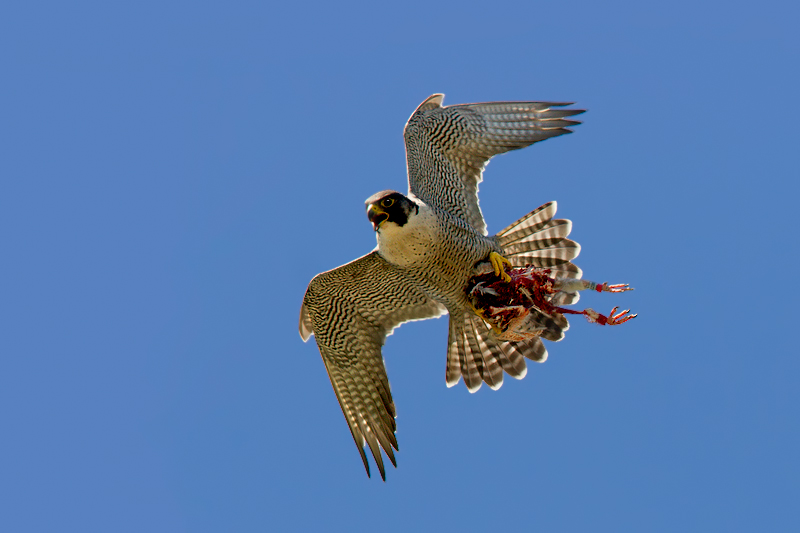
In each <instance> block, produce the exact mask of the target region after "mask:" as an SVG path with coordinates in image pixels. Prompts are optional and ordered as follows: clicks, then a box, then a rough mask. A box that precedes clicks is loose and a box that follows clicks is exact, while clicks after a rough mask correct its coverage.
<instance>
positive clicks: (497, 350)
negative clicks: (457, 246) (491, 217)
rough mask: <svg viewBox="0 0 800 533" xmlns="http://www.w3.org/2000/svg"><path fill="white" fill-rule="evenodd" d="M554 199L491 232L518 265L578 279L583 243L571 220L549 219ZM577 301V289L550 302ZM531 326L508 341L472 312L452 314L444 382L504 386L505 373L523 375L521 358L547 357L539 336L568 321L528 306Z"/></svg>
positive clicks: (554, 334)
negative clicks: (530, 333)
mask: <svg viewBox="0 0 800 533" xmlns="http://www.w3.org/2000/svg"><path fill="white" fill-rule="evenodd" d="M556 207H557V205H556V202H549V203H546V204H544V205H543V206H541V207H539V208H537V209H535V210H533V211H531V212H530V213H528V214H527V215H525V216H524V217H522V218H520V219H519V220H517V221H516V222H514V223H513V224H511V225H510V226H508V227H507V228H505V229H504V230H503V231H501V232H500V233H498V234H497V235H495V239H496V241H497V243H498V244H499V245H500V246H502V247H503V253H504V254H505V256H506V257H507V258H508V259H509V260H510V261H511V262H512V264H514V265H516V266H523V265H527V264H530V265H533V266H536V267H539V268H549V269H550V270H551V273H550V275H551V276H552V277H554V278H556V277H558V278H573V279H580V278H581V275H582V274H583V273H582V272H581V269H580V268H578V267H577V266H575V265H574V264H572V263H571V260H572V259H575V258H576V257H578V254H579V253H580V250H581V247H580V245H579V244H578V243H576V242H575V241H572V240H570V239H568V238H567V237H568V236H569V234H570V231H572V222H570V221H569V220H564V219H555V220H554V219H553V217H554V216H555V214H556ZM576 301H578V294H577V293H564V292H561V293H558V294H557V295H555V296H554V297H553V300H552V303H553V304H555V305H558V306H563V305H569V304H571V303H574V302H576ZM529 316H531V320H530V322H531V327H532V328H533V330H535V331H536V333H537V334H538V335H540V336H541V338H540V337H534V338H532V339H528V340H524V341H519V342H509V341H499V340H497V338H496V337H495V336H494V334H493V333H492V330H491V328H490V327H489V326H488V325H487V324H486V323H485V322H484V321H483V320H482V319H481V318H480V317H478V316H476V315H475V314H473V313H471V312H466V313H455V314H453V313H451V314H450V332H449V333H450V334H449V339H448V348H447V369H446V372H445V380H446V382H447V386H448V387H452V386H454V385H455V384H456V383H458V382H459V381H460V380H461V378H464V384H465V385H466V386H467V389H469V391H470V392H475V391H477V390H478V389H479V388H480V387H481V384H482V383H486V384H487V385H489V387H491V388H492V389H495V390H496V389H499V388H500V387H501V386H502V385H503V373H506V374H508V375H509V376H511V377H513V378H516V379H522V378H524V377H525V375H526V374H527V372H528V368H527V365H526V362H525V359H530V360H531V361H535V362H543V361H545V360H547V349H546V348H545V346H544V343H542V339H547V340H550V341H558V340H561V339H562V338H563V337H564V332H565V331H566V330H567V329H568V328H569V323H568V322H567V320H566V319H565V318H564V317H563V316H562V315H559V314H555V315H552V316H551V315H547V314H545V313H542V312H540V311H538V310H536V309H532V310H531V315H529Z"/></svg>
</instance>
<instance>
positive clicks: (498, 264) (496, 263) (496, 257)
mask: <svg viewBox="0 0 800 533" xmlns="http://www.w3.org/2000/svg"><path fill="white" fill-rule="evenodd" d="M489 261H491V263H492V268H494V275H495V276H498V277H501V278H503V281H505V282H506V283H508V282H510V281H511V276H509V275H508V273H506V269H505V265H508V267H509V268H513V267H512V266H511V261H509V260H508V259H506V258H505V257H503V256H502V255H500V254H498V253H497V252H491V253H490V254H489Z"/></svg>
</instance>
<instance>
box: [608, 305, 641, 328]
mask: <svg viewBox="0 0 800 533" xmlns="http://www.w3.org/2000/svg"><path fill="white" fill-rule="evenodd" d="M617 309H619V307H614V309H612V310H611V312H610V313H609V314H608V321H607V322H606V324H608V325H609V326H618V325H619V324H624V323H625V322H627V321H628V320H630V319H632V318H636V316H637V315H636V314H633V315H628V316H625V315H627V314H628V313H630V312H631V310H630V309H626V310H624V311H621V312H619V313H617V314H616V315H615V314H614V313H616V312H617Z"/></svg>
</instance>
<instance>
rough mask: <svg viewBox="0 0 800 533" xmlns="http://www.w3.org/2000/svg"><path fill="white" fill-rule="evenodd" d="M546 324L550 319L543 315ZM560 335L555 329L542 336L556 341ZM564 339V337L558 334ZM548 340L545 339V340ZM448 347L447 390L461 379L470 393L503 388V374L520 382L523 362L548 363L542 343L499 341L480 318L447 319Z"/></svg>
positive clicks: (522, 376)
mask: <svg viewBox="0 0 800 533" xmlns="http://www.w3.org/2000/svg"><path fill="white" fill-rule="evenodd" d="M543 316H545V317H546V318H545V319H544V321H545V322H546V321H547V320H550V321H553V319H552V318H550V317H547V316H546V315H543ZM556 331H558V332H559V333H560V332H561V331H560V330H559V329H557V326H554V329H553V330H552V331H550V332H549V333H548V332H547V331H546V332H544V333H543V336H544V335H545V334H547V336H550V337H555V334H554V333H555V332H556ZM561 335H562V336H563V333H561ZM545 338H547V337H545ZM450 339H451V342H450V345H449V349H448V353H447V370H446V380H447V386H448V387H452V386H453V385H455V384H456V383H458V382H459V381H460V379H461V378H462V377H463V378H464V384H465V385H466V386H467V389H469V391H470V392H475V391H477V390H478V389H479V388H480V387H481V385H482V383H486V384H487V385H489V387H491V388H492V389H494V390H497V389H499V388H500V387H501V386H502V385H503V373H504V372H505V373H506V374H508V375H509V376H511V377H513V378H515V379H522V378H524V377H525V375H526V374H527V372H528V368H527V365H526V363H525V359H530V360H531V361H536V362H543V361H545V360H546V359H547V349H546V348H545V347H544V344H543V343H542V341H541V339H539V338H534V339H529V340H525V341H520V342H505V341H498V340H497V339H496V338H495V337H494V335H493V334H492V330H491V329H490V328H489V326H487V325H486V323H485V322H484V321H483V320H481V319H480V318H479V317H477V316H475V315H473V314H471V313H465V314H464V315H463V317H462V318H461V319H460V320H458V321H456V320H453V317H452V315H451V318H450Z"/></svg>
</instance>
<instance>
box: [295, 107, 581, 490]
mask: <svg viewBox="0 0 800 533" xmlns="http://www.w3.org/2000/svg"><path fill="white" fill-rule="evenodd" d="M443 99H444V95H442V94H434V95H432V96H430V97H429V98H427V99H426V100H425V101H424V102H422V104H420V106H419V107H418V108H417V109H416V111H414V113H413V114H412V115H411V118H410V119H409V120H408V123H407V124H406V126H405V130H404V137H405V144H406V159H407V164H408V194H402V193H399V192H397V191H389V190H387V191H381V192H378V193H376V194H374V195H372V196H370V197H369V198H368V199H367V201H366V211H367V216H368V218H369V220H370V222H372V225H373V228H374V229H375V233H376V235H377V241H378V245H377V247H376V248H375V250H373V251H372V252H370V253H368V254H367V255H365V256H363V257H361V258H359V259H356V260H355V261H352V262H350V263H347V264H346V265H342V266H340V267H338V268H335V269H333V270H330V271H328V272H323V273H322V274H319V275H317V276H315V277H314V279H312V280H311V283H310V284H309V285H308V289H307V290H306V293H305V297H304V298H303V304H302V306H301V308H300V336H301V337H302V338H303V340H304V341H307V340H308V339H309V338H310V337H311V335H314V336H315V337H316V340H317V346H318V347H319V351H320V353H321V354H322V360H323V362H324V363H325V368H326V369H327V371H328V376H329V377H330V380H331V384H332V385H333V390H334V392H335V393H336V397H337V399H338V400H339V405H340V406H341V408H342V412H343V413H344V417H345V419H346V420H347V425H348V426H349V427H350V432H351V433H352V435H353V439H354V440H355V443H356V447H357V448H358V451H359V453H360V454H361V459H362V461H363V462H364V467H365V468H366V470H367V475H369V463H368V462H367V455H366V452H365V446H368V447H369V449H370V451H371V452H372V456H373V457H374V460H375V463H376V464H377V466H378V470H379V471H380V474H381V477H382V478H383V479H384V480H385V479H386V473H385V469H384V464H383V458H382V455H381V449H383V451H384V453H385V454H386V456H387V457H388V458H389V460H390V461H391V462H392V464H393V465H394V466H395V467H396V466H397V463H396V461H395V457H394V452H393V451H392V450H397V449H398V447H397V439H396V436H395V430H396V425H395V407H394V402H393V401H392V393H391V389H390V388H389V380H388V377H387V375H386V367H385V366H384V363H383V356H382V355H381V346H383V343H384V341H385V340H386V336H387V335H389V334H391V332H392V330H393V329H394V328H395V327H397V326H399V325H400V324H402V323H403V322H407V321H409V320H423V319H426V318H433V317H438V316H441V315H442V314H444V313H448V314H449V315H450V324H449V333H448V340H447V368H446V372H445V379H446V383H447V386H448V387H452V386H453V385H455V384H456V383H458V381H459V380H460V379H461V378H463V379H464V383H465V384H466V386H467V388H468V389H469V391H470V392H474V391H476V390H478V388H480V386H481V383H482V382H485V383H486V384H487V385H488V386H489V387H491V388H493V389H497V388H499V387H500V386H501V385H502V384H503V372H504V371H505V372H506V373H507V374H509V375H510V376H512V377H514V378H517V379H522V378H523V377H524V376H525V374H526V372H527V368H526V365H525V359H526V358H527V359H530V360H532V361H537V362H542V361H544V360H545V359H546V358H547V350H546V349H545V347H544V345H543V344H542V341H541V338H540V337H544V338H545V339H548V340H559V339H560V338H561V337H563V330H565V329H566V327H567V326H566V322H563V323H562V322H559V321H558V320H554V319H552V318H551V317H549V316H548V315H547V314H544V313H540V316H539V318H538V320H539V324H538V325H539V326H541V334H540V336H537V337H535V338H533V339H525V340H522V341H518V342H509V341H502V340H499V339H497V338H496V336H495V335H494V334H493V333H492V329H491V327H490V326H489V325H487V324H486V323H485V322H484V320H483V319H482V318H481V317H480V316H479V315H478V314H477V313H476V311H475V309H474V308H473V307H472V306H471V305H470V302H469V300H468V298H467V293H466V287H467V283H468V280H469V279H470V277H471V276H472V275H473V270H474V268H475V266H476V265H477V264H478V263H481V262H484V261H487V260H488V261H491V265H492V266H493V267H494V272H495V274H497V275H498V276H501V277H503V278H508V274H507V273H506V272H505V270H504V267H505V265H508V264H510V263H513V264H515V265H523V266H524V265H533V266H536V267H542V268H548V269H550V270H551V272H552V275H553V276H555V275H556V274H558V276H559V277H561V278H575V279H577V278H580V275H581V271H580V269H578V268H577V267H576V266H575V265H573V264H572V263H570V260H571V259H573V258H575V257H576V256H577V255H578V252H579V251H580V246H579V245H578V244H577V243H575V242H573V241H571V240H569V239H567V238H566V237H567V236H568V235H569V232H570V229H571V223H570V222H569V221H568V220H553V216H554V215H555V212H556V204H555V202H551V203H548V204H545V205H543V206H542V207H540V208H538V209H536V210H535V211H533V212H532V213H529V214H528V215H526V216H525V217H523V218H521V219H519V220H518V221H516V222H514V223H513V224H511V225H510V226H509V227H507V228H506V229H504V230H503V231H501V232H500V233H498V234H497V235H494V236H489V235H488V234H487V231H486V223H485V222H484V220H483V215H482V214H481V210H480V207H479V206H478V184H479V183H480V182H481V180H482V174H483V169H484V167H485V166H486V163H487V162H488V161H489V159H491V158H492V156H494V155H497V154H501V153H503V152H507V151H509V150H516V149H518V148H523V147H525V146H528V145H530V144H533V143H535V142H538V141H543V140H545V139H549V138H551V137H557V136H559V135H563V134H565V133H571V131H570V130H569V129H567V128H569V127H571V126H575V125H577V124H580V122H578V121H575V120H571V119H569V118H568V117H571V116H574V115H577V114H579V113H583V110H580V109H563V108H564V107H565V106H568V105H571V104H569V103H555V102H488V103H480V104H465V105H452V106H447V107H443V106H442V101H443ZM509 279H510V278H509ZM558 298H560V299H561V300H560V301H558V302H556V303H557V304H559V305H563V304H567V303H572V301H574V300H576V299H577V295H569V294H567V293H562V294H561V295H559V296H558ZM571 298H572V299H571Z"/></svg>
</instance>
